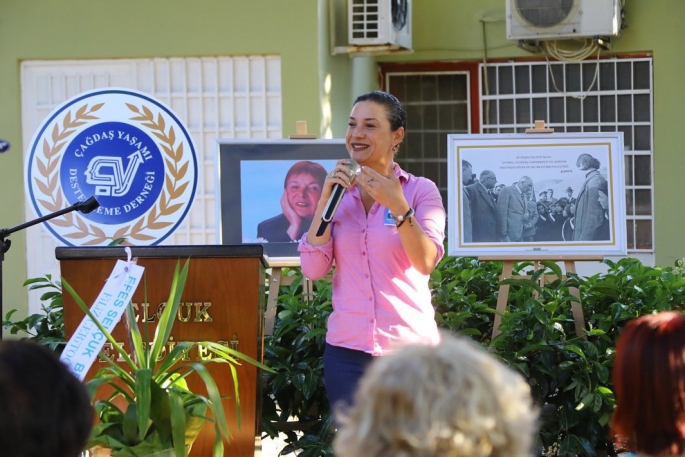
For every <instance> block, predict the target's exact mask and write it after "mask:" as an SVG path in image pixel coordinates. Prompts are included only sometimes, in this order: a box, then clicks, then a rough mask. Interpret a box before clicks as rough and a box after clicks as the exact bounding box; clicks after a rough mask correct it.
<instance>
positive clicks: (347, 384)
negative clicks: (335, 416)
mask: <svg viewBox="0 0 685 457" xmlns="http://www.w3.org/2000/svg"><path fill="white" fill-rule="evenodd" d="M372 360H373V356H372V355H371V354H368V353H366V352H363V351H355V350H353V349H347V348H342V347H339V346H331V345H330V344H328V343H326V349H325V350H324V354H323V382H324V385H325V386H326V395H328V401H329V403H330V404H331V408H333V411H335V408H336V407H337V408H340V407H343V408H344V407H346V406H349V405H351V404H352V400H353V398H354V393H355V392H356V390H357V385H358V384H359V379H360V378H361V377H362V375H363V374H364V370H366V367H368V366H369V364H370V363H371V361H372Z"/></svg>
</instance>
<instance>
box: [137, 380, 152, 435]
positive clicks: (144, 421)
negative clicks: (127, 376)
mask: <svg viewBox="0 0 685 457" xmlns="http://www.w3.org/2000/svg"><path fill="white" fill-rule="evenodd" d="M135 377H136V385H135V394H136V405H137V413H138V440H139V441H143V440H144V439H145V435H147V430H148V421H149V420H150V403H151V401H152V394H151V392H150V385H151V383H152V370H150V369H149V368H141V369H139V370H136V374H135Z"/></svg>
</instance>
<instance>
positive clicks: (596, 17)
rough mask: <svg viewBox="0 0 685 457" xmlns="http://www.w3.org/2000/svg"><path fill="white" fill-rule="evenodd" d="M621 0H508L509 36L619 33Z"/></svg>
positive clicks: (529, 37) (540, 37) (541, 37)
mask: <svg viewBox="0 0 685 457" xmlns="http://www.w3.org/2000/svg"><path fill="white" fill-rule="evenodd" d="M620 2H621V0H506V5H507V38H508V39H510V40H545V39H551V40H558V39H566V38H593V37H610V36H617V35H618V34H619V33H620V31H621V5H620Z"/></svg>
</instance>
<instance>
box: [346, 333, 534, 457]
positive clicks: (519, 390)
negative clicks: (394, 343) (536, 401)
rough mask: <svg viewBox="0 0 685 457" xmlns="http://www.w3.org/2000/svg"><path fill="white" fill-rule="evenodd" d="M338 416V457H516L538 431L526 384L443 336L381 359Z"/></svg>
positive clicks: (491, 359) (484, 356) (479, 352)
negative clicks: (424, 344) (349, 406)
mask: <svg viewBox="0 0 685 457" xmlns="http://www.w3.org/2000/svg"><path fill="white" fill-rule="evenodd" d="M338 414H339V416H338V417H339V419H340V420H339V422H340V424H341V427H340V429H339V430H338V433H337V435H336V438H335V442H334V450H335V455H336V456H338V457H358V456H362V455H363V456H365V457H380V456H383V457H400V456H402V457H438V456H439V457H450V456H454V457H457V456H469V457H481V456H501V457H505V456H506V457H519V456H521V457H522V456H528V455H529V454H530V448H531V445H532V441H533V436H534V433H535V428H536V412H535V411H534V408H533V406H532V400H531V396H530V389H529V386H528V384H527V383H526V382H525V381H524V379H523V378H522V377H521V376H520V375H519V374H518V373H516V372H514V371H513V370H511V369H510V368H508V367H507V366H505V365H503V364H502V363H501V362H499V361H498V360H496V359H495V358H494V357H492V356H491V355H489V354H487V353H486V352H485V351H484V350H483V349H481V348H479V347H476V346H475V345H474V343H471V342H469V341H467V340H464V339H461V338H457V337H454V336H452V335H448V334H443V338H442V342H441V343H440V344H439V345H438V346H406V347H404V348H402V349H399V350H398V352H396V353H394V354H391V355H388V356H384V357H379V358H378V359H377V360H375V361H374V362H373V364H372V365H371V367H370V368H369V369H368V370H367V372H366V373H365V375H364V376H363V378H362V380H361V382H360V386H359V390H358V391H357V393H356V396H355V401H354V404H353V405H352V406H351V408H350V409H349V410H348V411H338Z"/></svg>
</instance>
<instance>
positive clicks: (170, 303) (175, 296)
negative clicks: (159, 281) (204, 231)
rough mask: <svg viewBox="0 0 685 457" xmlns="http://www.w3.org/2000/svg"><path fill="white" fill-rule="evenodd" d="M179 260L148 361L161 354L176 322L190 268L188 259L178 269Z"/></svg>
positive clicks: (155, 358) (154, 359)
mask: <svg viewBox="0 0 685 457" xmlns="http://www.w3.org/2000/svg"><path fill="white" fill-rule="evenodd" d="M180 265H181V262H180V260H179V261H178V262H176V268H175V269H174V276H173V278H172V281H171V288H170V290H169V298H168V299H167V302H166V306H165V307H164V311H162V316H161V317H160V318H159V322H158V323H157V328H156V329H155V336H154V339H153V343H152V350H151V351H150V360H151V361H156V360H157V359H158V358H159V354H161V352H162V349H163V348H164V346H165V345H166V343H167V340H168V339H169V335H170V334H171V328H172V327H173V325H174V321H175V320H176V314H177V313H178V306H179V304H180V302H181V293H182V291H183V290H184V288H185V284H186V279H187V278H188V268H189V267H190V259H188V260H186V263H185V264H184V265H183V269H180Z"/></svg>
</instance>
